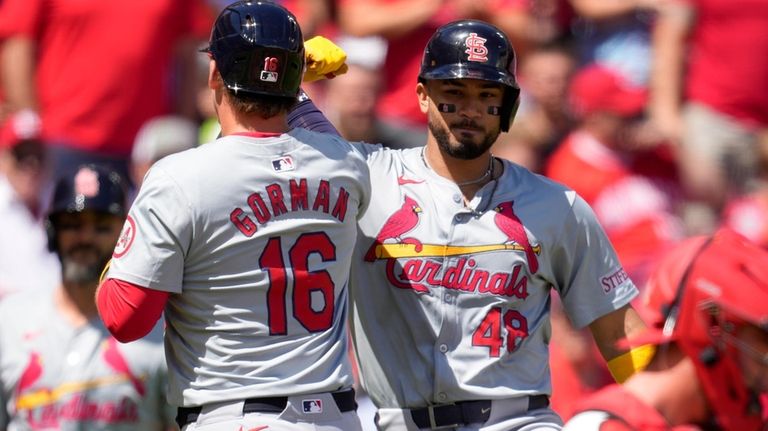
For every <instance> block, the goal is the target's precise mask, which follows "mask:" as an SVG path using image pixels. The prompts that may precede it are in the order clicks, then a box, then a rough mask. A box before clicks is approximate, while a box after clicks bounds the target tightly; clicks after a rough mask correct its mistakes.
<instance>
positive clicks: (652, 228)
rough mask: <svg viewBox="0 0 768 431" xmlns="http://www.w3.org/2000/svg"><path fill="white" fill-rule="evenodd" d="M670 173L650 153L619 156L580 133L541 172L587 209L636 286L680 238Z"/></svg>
mask: <svg viewBox="0 0 768 431" xmlns="http://www.w3.org/2000/svg"><path fill="white" fill-rule="evenodd" d="M672 172H674V164H673V162H672V161H671V160H664V159H663V158H662V157H659V156H658V155H657V154H656V153H649V154H640V153H638V154H634V155H629V154H627V153H621V152H618V151H615V150H613V149H611V148H609V147H607V146H605V145H603V144H602V143H600V142H599V141H597V140H596V139H594V138H593V137H592V136H591V135H589V134H587V133H584V132H580V131H576V132H573V133H571V134H570V135H569V136H568V137H567V138H566V139H565V140H564V141H563V143H562V144H561V145H560V146H559V147H558V149H557V150H556V151H555V152H554V153H553V154H552V156H551V157H550V159H549V161H548V163H547V167H546V175H547V176H548V177H550V178H552V179H553V180H555V181H558V182H561V183H563V184H565V185H567V186H568V187H571V188H572V189H574V190H575V191H576V192H577V193H578V194H579V195H580V196H581V197H583V198H584V199H585V200H586V201H587V203H589V204H590V206H591V207H592V209H593V210H594V211H595V214H596V215H597V218H598V220H599V221H600V223H601V224H602V226H603V228H604V229H605V232H606V234H607V235H608V238H609V239H610V240H611V242H612V243H613V245H614V247H615V248H616V252H617V253H618V255H619V259H620V260H621V262H622V264H623V265H624V268H625V269H626V270H627V272H628V273H629V274H630V276H631V277H632V279H633V280H634V281H635V282H636V283H638V284H639V285H640V284H642V282H643V280H644V278H645V275H646V273H647V271H648V270H649V269H651V267H652V265H653V262H654V260H655V259H656V258H657V257H658V256H659V255H660V253H662V252H663V251H664V250H665V249H666V247H667V246H668V245H670V244H671V243H673V242H676V241H677V240H679V239H680V238H681V237H682V234H683V233H682V227H681V225H680V222H679V220H678V219H677V217H676V216H675V215H674V208H673V203H674V201H675V197H676V188H675V184H676V182H675V181H674V176H673V175H671V174H670V173H672Z"/></svg>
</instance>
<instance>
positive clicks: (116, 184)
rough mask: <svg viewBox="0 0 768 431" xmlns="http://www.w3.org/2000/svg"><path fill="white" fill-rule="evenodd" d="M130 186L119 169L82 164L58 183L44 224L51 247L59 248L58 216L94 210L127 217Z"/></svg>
mask: <svg viewBox="0 0 768 431" xmlns="http://www.w3.org/2000/svg"><path fill="white" fill-rule="evenodd" d="M126 198H127V186H126V183H125V180H124V179H123V177H122V176H121V175H120V174H119V173H118V172H116V171H113V170H110V169H107V168H105V167H101V166H98V165H93V164H90V165H83V166H80V167H79V168H78V169H77V170H76V171H75V172H74V173H73V174H71V175H64V176H62V177H61V178H59V180H58V181H57V182H56V186H55V187H54V191H53V199H52V201H51V205H50V209H49V212H48V216H47V217H46V220H45V227H46V231H47V233H48V248H49V249H50V250H51V251H56V224H57V218H58V216H59V215H61V214H64V213H81V212H85V211H94V212H98V213H104V214H111V215H114V216H119V217H124V216H125V215H126V214H127V199H126Z"/></svg>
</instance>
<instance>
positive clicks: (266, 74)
mask: <svg viewBox="0 0 768 431" xmlns="http://www.w3.org/2000/svg"><path fill="white" fill-rule="evenodd" d="M260 79H261V80H262V81H265V82H277V72H270V71H267V70H262V71H261V77H260Z"/></svg>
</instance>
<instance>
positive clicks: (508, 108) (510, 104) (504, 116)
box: [500, 87, 520, 132]
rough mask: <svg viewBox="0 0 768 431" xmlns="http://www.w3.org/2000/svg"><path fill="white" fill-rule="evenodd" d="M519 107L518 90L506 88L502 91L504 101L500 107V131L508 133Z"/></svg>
mask: <svg viewBox="0 0 768 431" xmlns="http://www.w3.org/2000/svg"><path fill="white" fill-rule="evenodd" d="M519 107H520V89H519V88H514V87H507V88H506V89H505V91H504V101H503V105H502V107H501V124H500V127H501V131H502V132H508V131H509V128H510V127H511V126H512V122H513V121H514V120H515V115H517V109H518V108H519Z"/></svg>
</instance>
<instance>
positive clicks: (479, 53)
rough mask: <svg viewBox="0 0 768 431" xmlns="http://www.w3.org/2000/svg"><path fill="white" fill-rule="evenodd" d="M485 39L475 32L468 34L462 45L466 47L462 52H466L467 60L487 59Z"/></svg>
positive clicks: (482, 60) (483, 60) (483, 61)
mask: <svg viewBox="0 0 768 431" xmlns="http://www.w3.org/2000/svg"><path fill="white" fill-rule="evenodd" d="M486 40H488V39H484V38H482V37H480V36H478V35H477V33H470V34H469V36H468V37H467V38H466V39H465V40H464V45H466V47H467V50H466V51H464V52H466V53H467V54H468V56H467V60H468V61H477V62H481V63H485V62H487V61H488V48H486V47H485V41H486Z"/></svg>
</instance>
